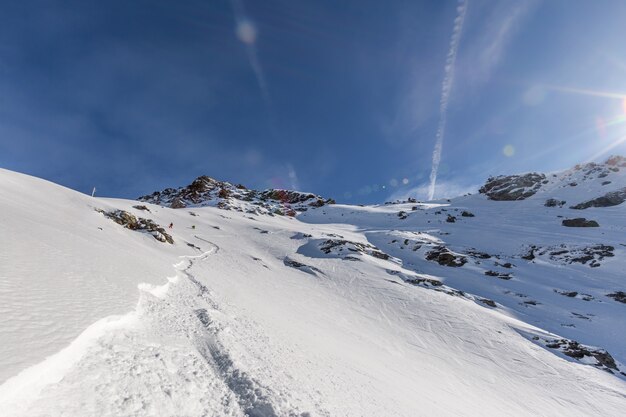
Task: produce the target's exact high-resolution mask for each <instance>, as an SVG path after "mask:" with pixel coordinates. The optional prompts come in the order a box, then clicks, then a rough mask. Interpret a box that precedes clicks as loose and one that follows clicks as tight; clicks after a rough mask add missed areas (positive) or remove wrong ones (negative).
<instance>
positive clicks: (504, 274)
mask: <svg viewBox="0 0 626 417" xmlns="http://www.w3.org/2000/svg"><path fill="white" fill-rule="evenodd" d="M485 275H487V276H489V277H496V278H500V279H503V280H505V281H508V280H510V279H511V278H513V275H512V274H511V273H510V272H498V271H485Z"/></svg>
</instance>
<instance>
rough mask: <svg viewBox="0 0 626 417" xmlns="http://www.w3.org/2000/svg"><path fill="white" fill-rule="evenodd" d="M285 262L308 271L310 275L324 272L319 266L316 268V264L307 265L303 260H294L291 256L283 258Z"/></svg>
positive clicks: (292, 266) (287, 264)
mask: <svg viewBox="0 0 626 417" xmlns="http://www.w3.org/2000/svg"><path fill="white" fill-rule="evenodd" d="M283 263H284V264H285V265H286V266H289V267H291V268H295V269H298V270H300V271H302V272H306V273H307V274H310V275H315V276H317V273H320V274H323V272H322V271H321V270H319V269H318V268H316V267H314V266H310V265H306V264H303V263H301V262H298V261H294V260H293V259H290V258H285V259H284V260H283Z"/></svg>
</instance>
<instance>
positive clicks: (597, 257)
mask: <svg viewBox="0 0 626 417" xmlns="http://www.w3.org/2000/svg"><path fill="white" fill-rule="evenodd" d="M531 251H532V253H533V256H535V255H536V256H540V257H546V258H548V259H550V260H551V261H555V262H557V263H559V264H562V265H571V264H575V263H579V264H583V265H588V266H590V267H592V268H596V267H599V266H600V261H602V260H604V259H605V258H612V257H613V256H615V254H614V253H613V252H614V251H615V247H613V246H611V245H590V246H582V245H569V244H564V243H562V244H560V245H556V246H544V247H536V246H535V247H533V248H531Z"/></svg>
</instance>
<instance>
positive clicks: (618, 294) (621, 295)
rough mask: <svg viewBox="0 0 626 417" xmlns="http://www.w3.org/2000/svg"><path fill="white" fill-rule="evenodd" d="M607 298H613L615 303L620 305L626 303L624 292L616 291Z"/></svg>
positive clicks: (625, 293)
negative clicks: (617, 302)
mask: <svg viewBox="0 0 626 417" xmlns="http://www.w3.org/2000/svg"><path fill="white" fill-rule="evenodd" d="M606 296H607V297H611V298H612V299H614V300H615V301H619V302H620V303H626V292H624V291H615V292H614V293H611V294H607V295H606Z"/></svg>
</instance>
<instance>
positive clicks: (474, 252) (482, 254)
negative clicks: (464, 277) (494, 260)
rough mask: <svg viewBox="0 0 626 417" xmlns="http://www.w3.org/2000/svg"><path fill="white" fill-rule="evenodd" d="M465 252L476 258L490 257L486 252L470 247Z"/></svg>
mask: <svg viewBox="0 0 626 417" xmlns="http://www.w3.org/2000/svg"><path fill="white" fill-rule="evenodd" d="M466 253H467V254H468V255H469V256H471V257H473V258H478V259H490V258H491V255H489V254H488V253H486V252H480V251H477V250H475V249H470V250H468V251H467V252H466Z"/></svg>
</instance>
